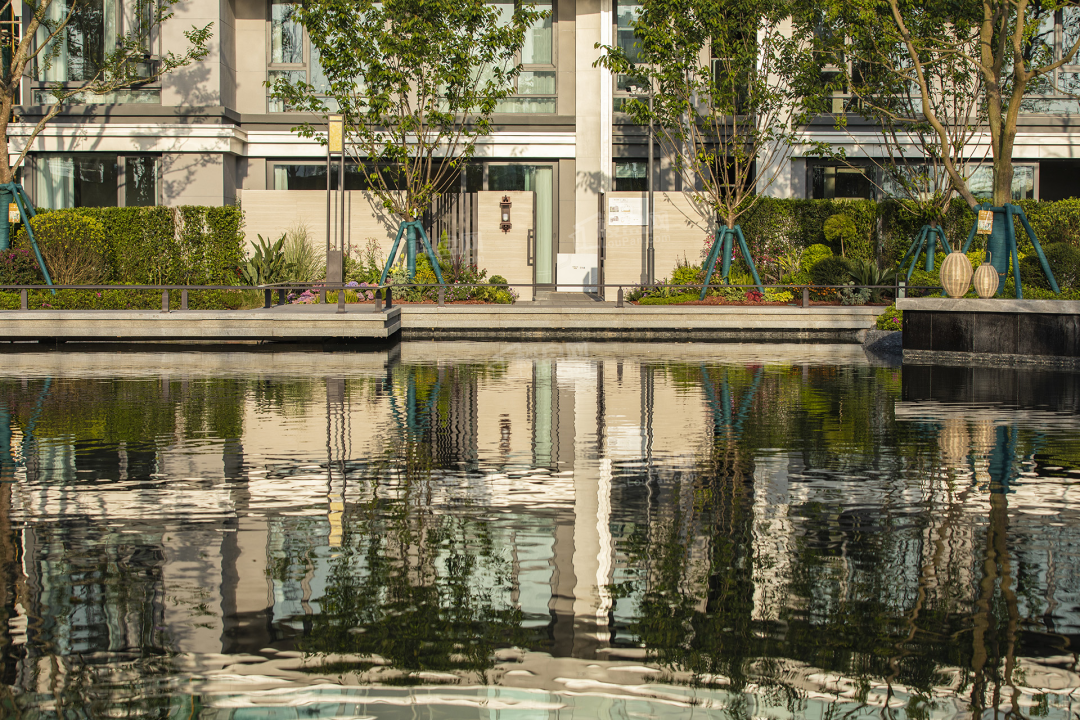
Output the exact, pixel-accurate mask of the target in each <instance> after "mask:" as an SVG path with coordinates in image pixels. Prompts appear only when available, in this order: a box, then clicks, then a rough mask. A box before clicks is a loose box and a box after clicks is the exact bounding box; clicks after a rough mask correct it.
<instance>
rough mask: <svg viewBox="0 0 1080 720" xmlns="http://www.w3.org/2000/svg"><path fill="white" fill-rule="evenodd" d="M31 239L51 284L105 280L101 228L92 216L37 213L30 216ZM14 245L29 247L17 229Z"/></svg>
mask: <svg viewBox="0 0 1080 720" xmlns="http://www.w3.org/2000/svg"><path fill="white" fill-rule="evenodd" d="M30 227H32V228H33V230H34V239H35V240H36V241H37V245H38V249H40V250H41V256H42V258H44V260H45V267H46V269H47V270H48V271H49V276H50V277H51V279H52V281H53V283H55V284H57V285H97V284H98V283H103V282H105V280H106V279H107V277H108V275H109V272H108V265H107V264H106V257H107V256H108V254H109V251H108V247H107V245H106V239H105V228H104V226H102V224H101V223H100V222H99V221H98V220H96V219H94V218H92V217H87V216H86V215H83V214H81V213H77V212H51V213H41V214H39V215H36V216H35V217H32V218H30ZM15 243H16V246H17V247H19V248H22V249H26V250H29V248H30V237H29V234H28V233H27V232H26V228H25V227H21V228H19V232H18V235H17V236H16V238H15Z"/></svg>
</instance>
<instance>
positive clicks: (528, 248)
mask: <svg viewBox="0 0 1080 720" xmlns="http://www.w3.org/2000/svg"><path fill="white" fill-rule="evenodd" d="M525 258H526V262H527V263H528V266H529V267H532V265H533V229H532V228H529V232H528V233H526V235H525Z"/></svg>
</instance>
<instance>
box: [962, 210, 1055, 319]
mask: <svg viewBox="0 0 1080 720" xmlns="http://www.w3.org/2000/svg"><path fill="white" fill-rule="evenodd" d="M980 210H990V211H992V212H993V213H994V227H993V229H992V231H991V233H990V235H988V236H987V238H986V251H987V252H988V253H990V264H991V265H993V266H994V269H995V270H997V274H998V292H999V293H1000V292H1001V291H1002V290H1003V289H1004V287H1005V279H1006V278H1007V277H1008V274H1009V262H1010V258H1011V261H1012V270H1013V282H1014V283H1015V284H1016V297H1017V298H1018V299H1022V298H1023V297H1024V288H1023V285H1022V284H1021V282H1020V255H1019V252H1018V250H1017V248H1016V225H1015V223H1014V222H1013V218H1014V217H1016V218H1019V219H1020V224H1021V225H1023V226H1024V232H1026V233H1027V235H1028V239H1030V240H1031V244H1032V246H1033V247H1034V248H1035V254H1036V255H1038V257H1039V265H1040V266H1041V267H1042V271H1043V273H1044V274H1045V275H1046V279H1047V280H1049V281H1050V289H1051V290H1053V291H1054V292H1055V293H1060V292H1061V290H1060V289H1059V288H1058V284H1057V280H1055V279H1054V273H1053V272H1052V271H1051V270H1050V263H1049V262H1047V260H1046V255H1045V254H1044V253H1043V249H1042V245H1040V244H1039V238H1037V237H1036V236H1035V230H1033V229H1032V227H1031V223H1029V222H1028V219H1027V215H1025V214H1024V209H1023V208H1022V207H1020V206H1019V205H1005V206H1004V207H993V206H992V205H990V204H986V205H976V206H975V213H976V219H975V223H974V224H973V225H972V227H971V232H970V233H968V239H967V241H966V242H965V243H964V252H967V251H968V248H969V247H971V243H972V241H974V240H975V230H976V229H977V228H978V225H979V220H978V212H979V211H980ZM1002 216H1003V217H1002Z"/></svg>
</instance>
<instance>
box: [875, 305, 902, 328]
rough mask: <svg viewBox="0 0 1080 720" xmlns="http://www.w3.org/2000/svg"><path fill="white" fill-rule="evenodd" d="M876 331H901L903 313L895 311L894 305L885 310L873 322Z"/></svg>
mask: <svg viewBox="0 0 1080 720" xmlns="http://www.w3.org/2000/svg"><path fill="white" fill-rule="evenodd" d="M875 325H877V329H878V330H903V329H904V311H903V310H897V309H896V306H895V305H890V306H889V307H887V308H885V312H883V313H881V314H880V315H878V317H877V321H876V322H875Z"/></svg>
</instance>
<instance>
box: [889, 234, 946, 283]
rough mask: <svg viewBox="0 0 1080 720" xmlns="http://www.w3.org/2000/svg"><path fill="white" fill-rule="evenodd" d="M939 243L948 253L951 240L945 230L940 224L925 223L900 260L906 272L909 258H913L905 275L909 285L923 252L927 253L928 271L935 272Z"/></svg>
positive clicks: (901, 269)
mask: <svg viewBox="0 0 1080 720" xmlns="http://www.w3.org/2000/svg"><path fill="white" fill-rule="evenodd" d="M939 243H940V244H941V249H942V251H944V253H945V254H946V255H948V254H949V241H948V240H946V239H945V231H944V230H943V229H942V227H941V226H940V225H923V226H922V228H920V229H919V236H918V237H917V238H915V240H914V241H913V242H912V243H911V245H910V246H909V247H908V249H907V252H906V253H904V259H903V260H901V261H900V272H904V267H905V266H907V263H908V259H909V258H910V259H911V265H910V266H907V273H906V274H905V275H904V278H905V280H906V282H907V283H908V284H909V285H910V284H911V275H912V274H913V273H914V272H915V266H916V265H918V264H919V256H920V255H922V254H923V252H925V253H926V265H925V266H924V267H925V268H926V272H933V270H934V254H935V250H937V246H938V244H939Z"/></svg>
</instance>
